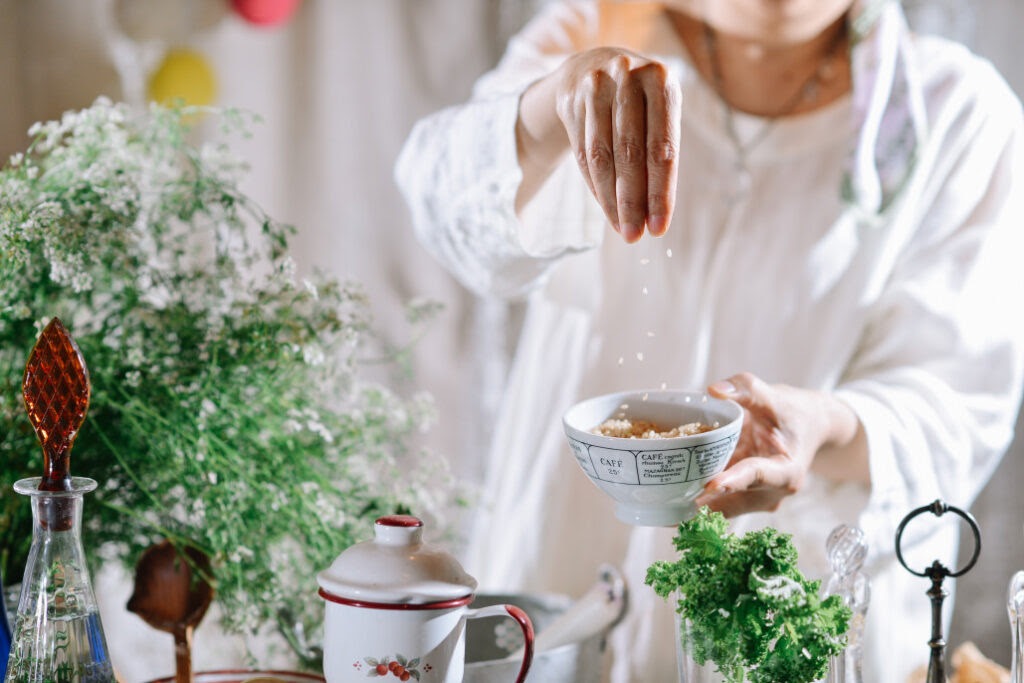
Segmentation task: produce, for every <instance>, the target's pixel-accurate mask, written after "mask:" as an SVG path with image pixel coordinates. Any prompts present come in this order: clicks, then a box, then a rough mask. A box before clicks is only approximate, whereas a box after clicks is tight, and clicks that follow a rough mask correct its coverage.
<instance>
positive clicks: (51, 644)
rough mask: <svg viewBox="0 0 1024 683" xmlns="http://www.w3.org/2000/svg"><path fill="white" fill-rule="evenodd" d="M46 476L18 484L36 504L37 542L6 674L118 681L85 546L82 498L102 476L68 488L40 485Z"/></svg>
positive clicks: (33, 680)
mask: <svg viewBox="0 0 1024 683" xmlns="http://www.w3.org/2000/svg"><path fill="white" fill-rule="evenodd" d="M40 481H41V479H40V478H39V477H35V478H31V479H22V480H20V481H18V482H17V483H15V484H14V490H15V491H17V492H18V493H21V494H23V495H26V496H29V497H30V499H31V502H32V521H33V527H32V547H31V549H30V550H29V556H28V562H27V563H26V565H25V578H24V580H23V581H22V585H21V598H20V600H19V601H18V612H17V615H16V616H15V618H14V634H13V640H12V645H11V654H10V657H9V659H8V661H7V674H6V677H5V678H4V680H5V682H6V683H114V681H115V679H114V671H113V667H112V665H111V662H110V658H109V655H108V652H107V642H106V638H105V636H104V634H103V626H102V624H101V623H100V615H99V610H98V609H97V605H96V596H95V594H94V593H93V589H92V582H91V581H90V579H89V571H88V568H87V567H86V565H85V553H84V552H83V549H82V535H81V529H82V504H83V496H84V494H86V493H88V492H89V491H92V490H94V489H95V488H96V482H95V481H94V480H92V479H87V478H84V477H72V478H71V480H70V481H71V484H70V489H69V490H67V491H40V490H39V483H40Z"/></svg>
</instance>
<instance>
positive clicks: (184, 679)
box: [128, 541, 213, 683]
mask: <svg viewBox="0 0 1024 683" xmlns="http://www.w3.org/2000/svg"><path fill="white" fill-rule="evenodd" d="M184 553H185V555H187V558H185V557H182V555H181V554H180V553H179V551H178V549H176V548H175V547H174V546H173V545H171V544H170V543H169V542H168V541H163V542H162V543H158V544H156V545H151V546H150V547H149V548H147V549H146V551H145V552H144V553H142V557H140V558H139V561H138V563H137V564H136V565H135V591H134V592H133V593H132V597H131V598H130V599H129V600H128V610H129V611H131V612H134V613H135V614H138V615H139V616H140V617H142V619H143V620H144V621H145V622H146V623H147V624H149V625H150V626H152V627H153V628H155V629H157V630H159V631H164V632H166V633H170V634H172V635H173V636H174V655H175V664H176V667H175V678H174V680H175V683H192V681H193V678H192V633H193V631H195V627H196V626H198V625H199V622H200V621H201V620H202V618H203V616H204V615H205V614H206V610H207V608H209V606H210V603H211V602H213V587H212V586H211V585H210V583H209V582H208V581H207V580H206V577H208V576H210V558H208V557H207V556H206V554H205V553H203V552H202V551H200V550H196V549H195V548H186V549H185V551H184Z"/></svg>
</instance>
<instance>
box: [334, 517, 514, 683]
mask: <svg viewBox="0 0 1024 683" xmlns="http://www.w3.org/2000/svg"><path fill="white" fill-rule="evenodd" d="M317 582H318V583H319V584H320V597H322V598H323V599H324V600H325V601H326V614H325V618H324V677H325V678H326V679H327V682H328V683H348V682H350V681H351V682H354V681H360V682H362V681H365V680H366V679H367V678H368V677H369V678H374V677H377V676H383V677H386V678H397V679H398V680H400V681H409V680H413V681H419V682H420V683H460V682H461V681H462V678H463V667H464V662H465V647H466V646H465V630H466V619H473V618H477V617H486V616H507V617H511V618H513V619H515V620H516V621H517V622H518V623H519V626H520V628H521V629H522V631H523V636H524V638H525V640H526V649H525V655H524V657H523V664H522V667H521V668H520V671H519V676H518V678H517V679H516V680H517V682H520V681H523V680H525V678H526V672H527V670H528V669H529V667H530V663H531V660H532V657H533V626H532V625H531V624H530V619H529V617H527V615H526V613H525V612H523V610H521V609H519V608H518V607H516V606H514V605H493V606H490V607H485V608H482V609H472V610H471V609H469V604H470V602H472V601H473V597H474V591H475V590H476V585H477V583H476V579H474V578H473V577H472V576H470V575H469V574H467V573H466V572H465V570H463V568H462V566H461V565H460V564H459V562H458V561H457V560H456V559H455V558H454V557H452V556H451V555H449V554H447V553H445V552H443V551H440V550H438V549H435V548H432V547H430V546H429V545H427V544H424V543H423V522H422V521H420V520H419V519H418V518H416V517H412V516H409V515H389V516H386V517H381V518H379V519H378V520H377V521H376V523H375V524H374V538H373V540H371V541H366V542H363V543H357V544H356V545H353V546H352V547H350V548H348V549H347V550H345V551H344V552H343V553H341V555H339V556H338V558H337V559H336V560H335V561H334V562H333V563H332V564H331V566H330V567H328V568H327V569H325V570H324V571H322V572H320V573H319V574H318V575H317Z"/></svg>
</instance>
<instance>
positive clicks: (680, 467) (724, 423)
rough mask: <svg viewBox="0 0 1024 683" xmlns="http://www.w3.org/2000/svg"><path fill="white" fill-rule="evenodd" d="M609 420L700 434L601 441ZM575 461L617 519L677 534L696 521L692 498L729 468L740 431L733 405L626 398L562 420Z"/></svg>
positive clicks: (697, 397) (694, 395)
mask: <svg viewBox="0 0 1024 683" xmlns="http://www.w3.org/2000/svg"><path fill="white" fill-rule="evenodd" d="M612 417H626V418H629V419H631V420H650V421H651V422H654V423H655V424H657V425H659V426H661V427H663V428H665V429H669V428H671V427H675V426H679V425H683V424H688V423H690V422H702V423H704V424H706V425H717V426H716V428H715V429H712V430H710V431H707V432H703V433H701V434H692V435H688V436H676V437H671V438H660V439H642V438H638V439H630V438H620V437H613V436H602V435H600V434H595V433H594V431H593V430H594V428H596V427H597V426H598V425H600V424H601V423H603V422H604V421H605V420H607V419H609V418H612ZM562 424H563V425H564V427H565V433H566V436H568V438H569V445H570V446H571V447H572V452H573V455H575V456H576V461H577V462H578V463H579V465H580V467H581V468H582V469H583V471H584V472H585V473H586V475H587V476H588V477H590V480H591V481H592V482H594V484H595V485H596V486H597V487H598V488H599V489H601V490H602V491H604V492H605V493H606V494H608V495H609V496H611V497H612V498H613V499H614V500H615V503H616V504H615V516H616V517H618V518H619V519H620V520H622V521H623V522H627V523H629V524H635V525H638V526H675V525H676V524H678V523H679V522H681V521H683V520H686V519H688V518H690V517H692V516H693V515H694V513H695V512H696V506H695V505H694V504H693V500H694V498H696V497H697V496H698V495H700V492H701V490H702V489H703V488H704V484H705V483H706V482H707V480H708V479H710V478H711V477H713V476H715V475H716V474H718V473H719V472H721V471H722V470H723V469H725V465H726V464H727V463H728V462H729V457H730V456H731V455H732V452H733V450H734V449H735V448H736V442H737V441H738V440H739V437H740V428H741V427H742V426H743V409H742V408H740V406H739V404H737V403H736V402H734V401H727V400H723V399H717V398H712V397H711V396H708V395H707V394H706V393H704V392H701V391H624V392H619V393H615V394H605V395H604V396H597V397H595V398H590V399H587V400H585V401H581V402H579V403H577V404H576V405H574V406H573V407H571V408H569V410H567V411H566V413H565V415H564V416H563V417H562Z"/></svg>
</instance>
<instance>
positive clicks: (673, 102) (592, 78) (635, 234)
mask: <svg viewBox="0 0 1024 683" xmlns="http://www.w3.org/2000/svg"><path fill="white" fill-rule="evenodd" d="M577 66H578V68H577V69H570V76H569V77H567V78H566V80H565V85H564V86H563V90H562V92H561V95H562V97H561V98H560V100H559V101H560V102H561V105H560V107H561V108H560V110H559V116H560V118H561V119H562V122H563V124H564V125H565V129H566V133H567V135H568V140H569V145H570V148H571V149H572V151H573V154H574V155H575V157H576V161H577V164H578V166H579V168H580V172H581V173H582V174H583V176H584V178H585V180H586V182H587V185H588V186H589V188H590V191H591V192H592V193H593V195H594V197H595V198H596V199H597V202H598V204H599V205H600V207H601V210H602V211H603V212H604V213H605V215H606V216H607V218H608V221H609V222H610V223H611V224H612V226H613V227H614V228H615V230H616V231H618V232H619V233H620V234H621V235H622V237H623V239H625V240H626V241H627V242H635V241H637V240H638V239H640V237H641V236H642V235H643V233H644V229H645V226H646V228H647V229H648V230H649V231H650V232H651V234H653V235H657V236H660V235H663V234H664V233H665V231H666V230H667V229H668V225H669V222H670V220H671V218H672V210H673V205H674V200H675V192H676V174H677V172H678V147H679V117H680V105H679V90H678V84H675V83H670V82H669V80H668V76H667V69H666V68H665V67H664V66H663V65H661V64H659V63H657V62H651V61H649V60H647V59H645V58H643V57H641V56H639V55H635V54H632V53H627V52H624V51H621V50H616V49H611V48H598V49H597V50H594V51H592V52H591V53H586V54H585V55H582V56H581V57H580V63H579V64H578V65H577Z"/></svg>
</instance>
